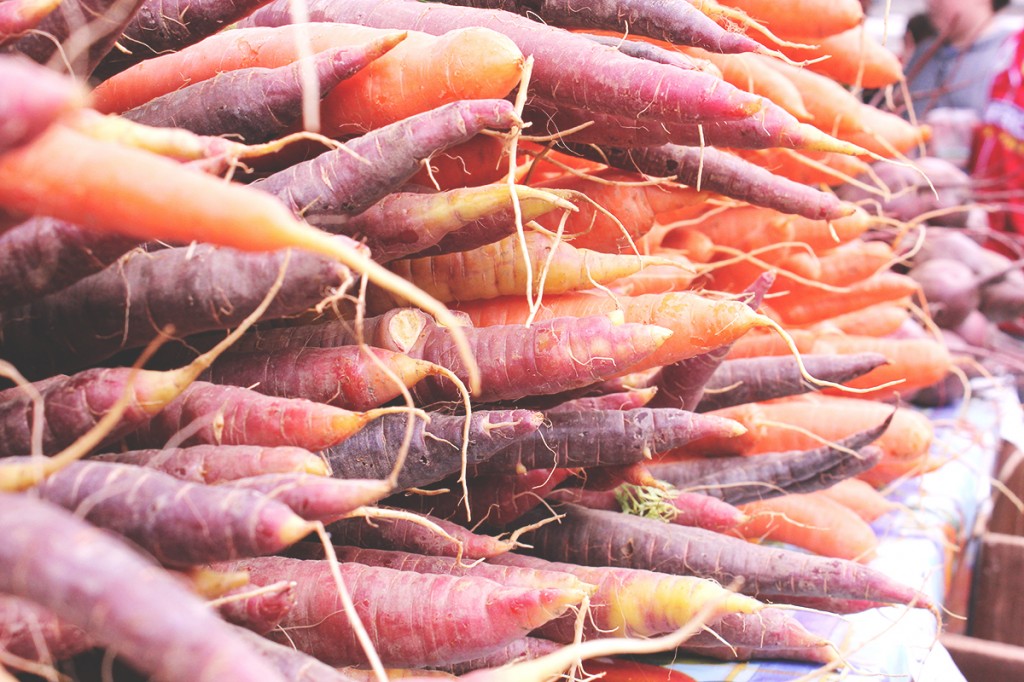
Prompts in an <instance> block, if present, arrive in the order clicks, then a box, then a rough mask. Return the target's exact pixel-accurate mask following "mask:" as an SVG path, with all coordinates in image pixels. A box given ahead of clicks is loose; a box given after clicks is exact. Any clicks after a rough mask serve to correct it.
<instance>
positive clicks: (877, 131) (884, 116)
mask: <svg viewBox="0 0 1024 682" xmlns="http://www.w3.org/2000/svg"><path fill="white" fill-rule="evenodd" d="M861 118H862V122H863V125H864V128H865V130H864V132H854V133H850V134H848V135H846V138H847V139H849V141H850V142H852V143H853V144H856V145H858V146H860V147H863V148H864V149H867V150H868V151H869V152H871V153H873V154H878V155H879V156H884V157H885V158H890V159H891V158H900V157H902V155H903V154H906V153H908V152H910V151H912V150H914V149H915V148H918V147H920V146H922V145H923V144H924V143H926V142H927V141H928V140H929V139H930V138H931V128H929V127H928V126H927V125H914V124H912V123H910V122H909V121H907V120H906V119H904V118H903V117H902V116H897V115H896V114H893V113H891V112H888V111H883V110H882V109H879V108H877V107H867V108H866V109H864V111H863V112H862V114H861Z"/></svg>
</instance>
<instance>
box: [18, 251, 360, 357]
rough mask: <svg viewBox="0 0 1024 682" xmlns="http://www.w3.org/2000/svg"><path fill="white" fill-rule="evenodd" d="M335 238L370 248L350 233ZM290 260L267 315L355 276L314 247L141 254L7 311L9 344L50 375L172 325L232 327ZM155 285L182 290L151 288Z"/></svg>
mask: <svg viewBox="0 0 1024 682" xmlns="http://www.w3.org/2000/svg"><path fill="white" fill-rule="evenodd" d="M334 239H337V240H339V241H338V244H339V245H345V246H346V248H354V249H361V248H362V247H360V246H358V245H357V244H356V243H355V242H354V241H352V240H350V239H348V238H347V237H334ZM286 262H287V270H286V272H285V281H284V285H283V291H282V292H281V295H280V296H278V297H275V299H274V301H273V302H272V303H271V304H270V307H269V309H268V311H267V314H268V316H269V317H272V318H275V317H282V316H285V315H291V314H296V313H299V312H302V311H303V310H305V309H306V308H309V307H312V306H313V305H315V304H317V303H319V302H320V301H321V300H322V299H323V298H324V297H325V296H327V295H330V294H331V292H332V290H333V291H335V292H336V291H338V290H339V289H343V288H344V287H345V286H346V285H347V284H348V283H349V282H351V277H352V274H351V272H350V271H349V270H348V269H347V268H344V267H341V266H339V265H338V264H337V263H336V262H335V261H333V260H331V259H328V258H324V257H322V256H317V255H314V254H310V253H305V252H288V251H279V252H277V253H272V254H262V253H246V252H243V251H236V250H234V249H218V248H215V247H212V246H210V245H199V246H196V247H194V248H192V247H179V248H173V249H163V250H160V251H156V252H154V253H146V252H142V251H139V252H137V253H133V254H131V255H130V256H129V257H128V258H126V259H124V260H122V262H121V263H120V264H119V266H118V267H116V268H107V269H106V270H104V271H102V272H99V273H96V274H95V275H92V276H91V277H88V278H86V279H84V280H81V281H80V282H78V283H76V284H74V285H72V286H70V287H68V288H66V289H64V290H63V291H60V292H57V293H55V294H52V295H50V296H48V297H46V298H43V299H41V300H39V301H36V302H35V303H33V304H30V306H29V307H27V308H24V309H13V310H9V311H6V312H5V313H4V314H3V316H2V317H0V324H2V326H3V340H2V342H0V348H2V352H3V355H4V357H6V358H7V359H8V360H10V361H11V362H13V363H15V364H16V365H17V366H18V367H19V368H20V369H21V372H22V373H23V374H25V375H26V376H30V377H34V376H48V375H50V374H53V373H55V372H61V371H71V370H75V369H79V368H82V367H88V366H90V365H92V364H95V363H96V362H98V361H100V360H103V359H106V358H108V357H110V356H111V355H114V354H115V353H117V352H118V351H121V350H123V349H130V348H138V347H141V346H143V345H145V344H146V343H148V342H149V341H150V339H152V338H153V336H155V334H156V330H157V329H159V328H161V327H163V326H165V325H168V324H169V325H172V326H173V327H174V329H175V332H176V333H177V334H181V335H188V334H193V333H196V332H201V331H209V330H214V329H225V328H228V327H231V326H234V325H237V324H238V323H239V322H241V321H242V319H243V318H244V317H245V316H246V315H248V314H249V313H250V312H251V311H252V310H253V309H255V308H256V306H257V304H258V303H259V298H260V297H261V296H263V294H264V292H266V291H267V290H268V289H269V288H270V286H271V284H272V283H273V282H274V280H275V279H276V277H277V275H278V272H279V271H280V269H281V266H282V264H284V263H286ZM155 282H175V283H176V286H174V287H167V286H148V285H149V284H150V283H155ZM43 329H46V330H47V331H46V332H45V333H44V332H43V331H42V330H43ZM41 339H45V340H46V343H45V344H44V343H42V342H41Z"/></svg>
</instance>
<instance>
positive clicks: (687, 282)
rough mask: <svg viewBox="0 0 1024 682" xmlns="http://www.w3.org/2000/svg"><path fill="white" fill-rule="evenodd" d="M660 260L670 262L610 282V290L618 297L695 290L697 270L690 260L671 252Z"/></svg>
mask: <svg viewBox="0 0 1024 682" xmlns="http://www.w3.org/2000/svg"><path fill="white" fill-rule="evenodd" d="M659 258H662V259H664V260H665V261H668V262H666V263H665V264H664V265H648V266H647V267H645V268H644V269H643V270H641V271H640V272H637V273H635V274H632V275H629V276H627V277H620V278H619V279H617V280H614V281H612V282H609V283H608V284H607V288H608V290H609V291H611V292H612V293H613V294H616V295H619V294H621V295H624V296H640V295H643V294H667V293H669V292H672V291H687V290H689V289H692V288H693V286H692V285H693V282H694V280H695V279H697V268H696V266H695V265H694V264H693V263H692V262H691V261H690V260H689V259H688V258H686V257H685V256H681V255H677V254H670V253H669V252H662V253H661V254H660V255H659Z"/></svg>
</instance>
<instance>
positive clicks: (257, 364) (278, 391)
mask: <svg viewBox="0 0 1024 682" xmlns="http://www.w3.org/2000/svg"><path fill="white" fill-rule="evenodd" d="M371 355H372V356H374V357H376V361H374V360H373V358H372V357H371ZM437 369H438V368H437V367H435V366H434V365H431V364H430V363H428V362H424V361H423V360H415V359H413V358H410V357H408V356H407V355H404V354H402V353H396V352H395V351H389V350H383V349H381V348H370V347H367V346H354V345H353V346H338V347H336V348H286V349H284V350H281V351H277V352H274V353H230V354H228V355H226V356H225V357H222V358H219V359H218V361H217V362H215V363H214V364H213V366H212V367H210V369H208V370H207V371H206V372H204V373H203V374H202V375H201V376H200V377H199V378H200V379H202V380H204V381H209V382H210V383H214V384H228V385H230V386H251V387H252V388H253V390H255V391H258V392H259V393H263V394H264V395H272V396H278V397H281V398H303V399H305V400H312V401H314V402H318V403H325V404H327V405H334V406H335V407H342V408H345V409H346V410H369V409H373V408H374V407H379V406H381V405H383V404H384V403H387V402H390V401H391V400H393V399H394V398H397V397H399V396H401V395H402V389H403V388H409V387H411V386H414V385H415V384H416V383H417V382H419V381H420V380H421V379H423V378H424V377H426V376H427V375H428V374H433V373H435V372H436V371H437Z"/></svg>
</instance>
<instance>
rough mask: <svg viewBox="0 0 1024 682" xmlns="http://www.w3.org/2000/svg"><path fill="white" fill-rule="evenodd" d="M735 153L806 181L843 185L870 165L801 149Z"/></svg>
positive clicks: (779, 172) (816, 184)
mask: <svg viewBox="0 0 1024 682" xmlns="http://www.w3.org/2000/svg"><path fill="white" fill-rule="evenodd" d="M729 151H730V152H731V153H732V154H735V155H736V156H738V157H740V158H741V159H744V160H745V161H747V162H749V163H751V164H753V165H755V166H758V167H759V168H764V169H765V170H768V171H771V172H772V173H774V174H775V175H778V176H780V177H783V178H787V179H789V180H792V181H793V182H799V183H800V184H803V185H811V186H812V187H814V186H821V185H825V186H828V187H832V188H838V187H841V186H842V185H843V184H845V183H846V182H847V181H848V179H849V178H857V177H860V176H862V175H865V174H866V173H868V171H869V170H870V169H869V165H868V163H867V162H865V161H862V160H861V159H860V158H858V157H856V156H851V155H849V154H838V153H836V152H816V151H809V150H802V149H783V148H781V147H773V148H768V149H731V150H729Z"/></svg>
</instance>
